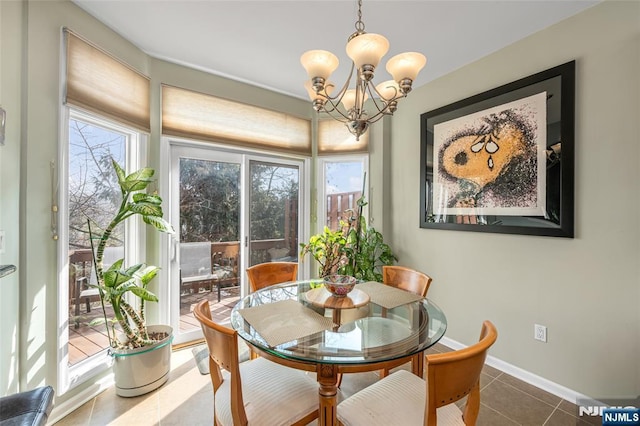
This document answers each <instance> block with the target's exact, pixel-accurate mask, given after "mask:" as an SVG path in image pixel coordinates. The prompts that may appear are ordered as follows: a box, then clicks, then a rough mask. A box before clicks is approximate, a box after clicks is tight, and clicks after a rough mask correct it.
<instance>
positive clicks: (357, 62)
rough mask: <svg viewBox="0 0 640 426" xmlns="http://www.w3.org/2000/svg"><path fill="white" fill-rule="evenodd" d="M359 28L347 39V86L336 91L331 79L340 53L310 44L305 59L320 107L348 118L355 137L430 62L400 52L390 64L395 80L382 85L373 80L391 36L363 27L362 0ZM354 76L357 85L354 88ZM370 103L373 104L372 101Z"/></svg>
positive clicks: (393, 105)
mask: <svg viewBox="0 0 640 426" xmlns="http://www.w3.org/2000/svg"><path fill="white" fill-rule="evenodd" d="M355 27H356V31H355V32H354V33H353V34H351V35H350V36H349V38H348V40H347V45H346V52H347V56H348V57H349V58H350V59H351V61H352V64H351V71H350V73H349V77H348V78H347V81H346V82H345V84H344V86H343V87H342V88H341V89H340V90H338V91H337V93H336V94H335V95H333V92H334V91H335V90H334V89H335V86H334V85H333V83H331V82H330V81H329V78H330V77H331V74H332V73H333V72H334V71H335V70H336V69H337V68H338V65H339V61H338V58H337V57H336V56H335V55H334V54H333V53H331V52H328V51H326V50H309V51H307V52H305V53H303V54H302V56H301V57H300V62H301V63H302V66H303V67H304V68H305V70H306V71H307V75H308V77H309V80H308V81H307V82H306V83H305V88H306V89H307V93H308V94H309V98H310V99H311V101H312V103H313V109H314V110H316V111H317V112H318V113H326V114H328V115H329V116H330V117H331V118H333V119H335V120H338V121H340V122H342V123H344V124H345V125H346V126H347V128H348V129H349V131H350V132H351V133H352V134H354V135H355V136H356V140H357V139H359V137H360V136H361V135H362V134H363V133H364V132H366V131H367V129H368V128H369V125H370V124H371V123H375V122H376V121H378V120H380V119H381V118H382V117H384V116H385V115H393V113H394V112H395V111H396V109H397V106H398V101H399V100H400V99H401V98H403V97H406V96H407V94H408V93H409V92H410V91H411V88H412V85H413V82H414V81H415V79H416V78H417V76H418V73H419V72H420V70H421V69H422V68H424V66H425V65H426V63H427V58H426V57H425V56H424V55H423V54H421V53H417V52H406V53H400V54H399V55H395V56H394V57H392V58H391V59H390V60H389V61H388V62H387V64H386V70H387V71H388V72H389V73H390V74H391V76H392V77H393V80H387V81H384V82H383V83H380V84H378V85H377V86H376V85H374V83H373V78H374V74H375V72H376V68H377V67H378V65H379V64H380V61H381V60H382V57H383V56H384V55H386V53H387V52H388V51H389V41H388V40H387V39H386V38H385V37H383V36H382V35H380V34H374V33H367V32H365V31H364V22H362V0H358V20H357V21H356V24H355ZM352 77H353V78H354V82H353V83H354V84H353V86H354V87H353V88H349V85H350V83H351V79H352ZM368 99H371V102H370V103H372V104H373V105H372V106H373V108H371V113H368V112H367V110H366V109H365V102H367V100H368ZM369 106H371V105H369Z"/></svg>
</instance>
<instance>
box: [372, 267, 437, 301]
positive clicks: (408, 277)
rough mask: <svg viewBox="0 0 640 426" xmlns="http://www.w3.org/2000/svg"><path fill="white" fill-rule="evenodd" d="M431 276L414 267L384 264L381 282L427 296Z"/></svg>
mask: <svg viewBox="0 0 640 426" xmlns="http://www.w3.org/2000/svg"><path fill="white" fill-rule="evenodd" d="M431 281H432V279H431V277H430V276H429V275H427V274H425V273H423V272H420V271H416V270H415V269H411V268H406V267H404V266H396V265H385V266H383V267H382V282H383V283H384V284H387V285H390V286H393V287H397V288H399V289H401V290H405V291H409V292H411V293H415V294H417V295H419V296H422V297H427V291H428V290H429V286H430V285H431Z"/></svg>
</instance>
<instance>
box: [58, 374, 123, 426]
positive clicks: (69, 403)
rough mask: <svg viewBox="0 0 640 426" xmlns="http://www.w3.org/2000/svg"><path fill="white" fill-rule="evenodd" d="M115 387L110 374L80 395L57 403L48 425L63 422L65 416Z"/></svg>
mask: <svg viewBox="0 0 640 426" xmlns="http://www.w3.org/2000/svg"><path fill="white" fill-rule="evenodd" d="M113 386H114V382H113V374H109V375H108V376H106V377H105V378H103V379H101V380H99V381H97V382H96V383H94V384H93V385H91V386H89V387H88V388H87V389H85V390H83V391H82V392H79V393H78V394H76V395H74V396H72V397H71V398H68V399H65V400H64V401H63V402H61V403H58V402H56V403H55V405H54V407H53V410H52V411H51V414H50V415H49V420H48V421H47V425H53V424H54V423H56V422H58V421H60V420H62V419H63V418H64V417H65V416H67V415H69V414H71V413H72V412H73V411H75V410H77V409H78V408H79V407H81V406H82V405H83V404H85V403H86V402H88V401H91V400H92V399H93V398H95V397H96V396H98V395H99V394H100V393H102V392H104V391H105V390H107V389H109V388H111V387H113Z"/></svg>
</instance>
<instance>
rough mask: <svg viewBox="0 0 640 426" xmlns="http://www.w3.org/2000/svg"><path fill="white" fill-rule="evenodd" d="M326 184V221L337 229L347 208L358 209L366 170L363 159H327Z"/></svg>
mask: <svg viewBox="0 0 640 426" xmlns="http://www.w3.org/2000/svg"><path fill="white" fill-rule="evenodd" d="M324 164H325V168H324V176H325V181H324V186H325V188H324V189H325V194H326V197H327V199H326V203H325V205H326V206H327V212H326V218H327V219H326V223H325V225H326V226H328V227H329V228H330V229H332V230H337V229H338V227H339V224H340V219H344V218H345V216H344V215H345V211H346V210H351V209H353V210H355V209H357V207H358V206H357V204H356V203H357V201H358V199H359V198H360V197H361V196H362V179H363V176H364V170H363V165H362V161H327V162H325V163H324Z"/></svg>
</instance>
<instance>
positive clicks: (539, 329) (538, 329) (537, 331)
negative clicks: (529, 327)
mask: <svg viewBox="0 0 640 426" xmlns="http://www.w3.org/2000/svg"><path fill="white" fill-rule="evenodd" d="M533 338H534V339H536V340H540V341H541V342H545V343H547V327H545V326H544V325H540V324H534V325H533Z"/></svg>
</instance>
